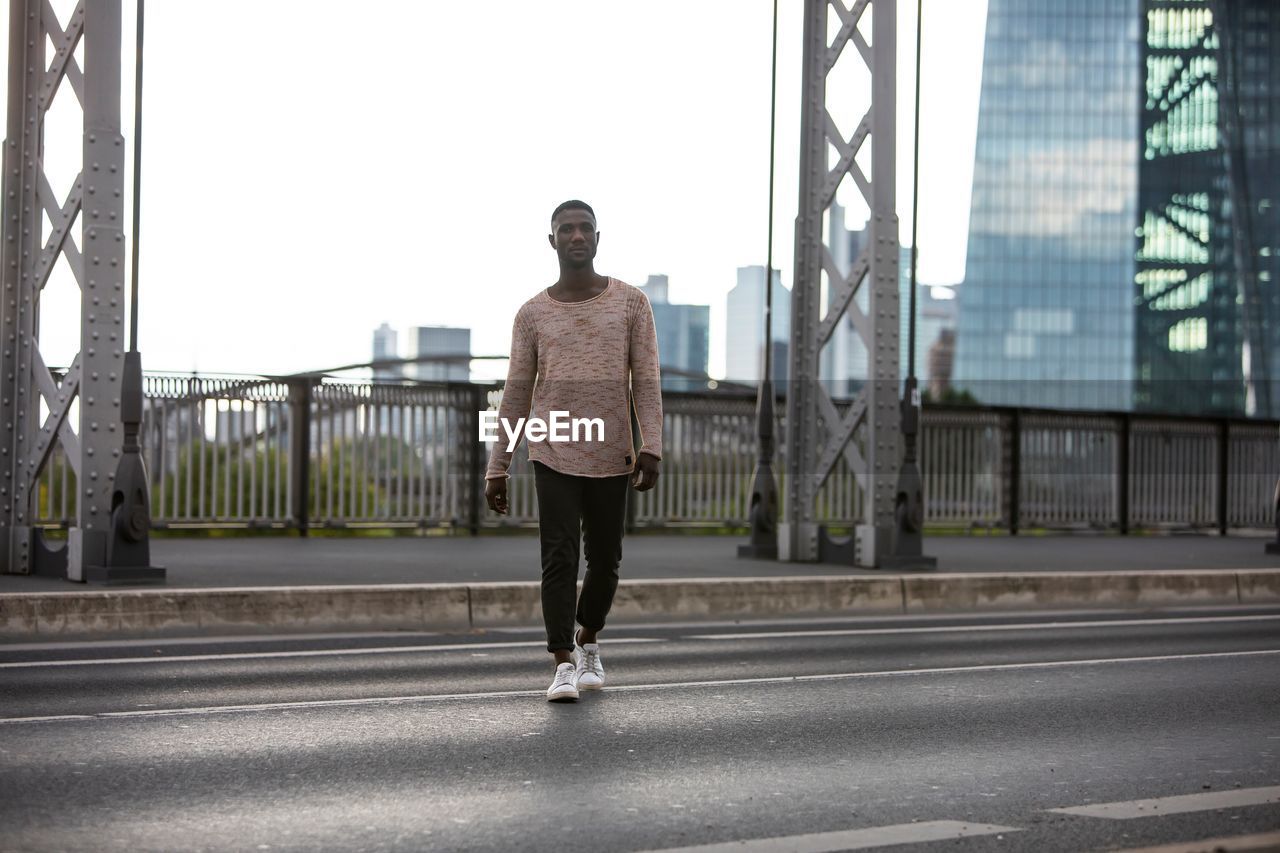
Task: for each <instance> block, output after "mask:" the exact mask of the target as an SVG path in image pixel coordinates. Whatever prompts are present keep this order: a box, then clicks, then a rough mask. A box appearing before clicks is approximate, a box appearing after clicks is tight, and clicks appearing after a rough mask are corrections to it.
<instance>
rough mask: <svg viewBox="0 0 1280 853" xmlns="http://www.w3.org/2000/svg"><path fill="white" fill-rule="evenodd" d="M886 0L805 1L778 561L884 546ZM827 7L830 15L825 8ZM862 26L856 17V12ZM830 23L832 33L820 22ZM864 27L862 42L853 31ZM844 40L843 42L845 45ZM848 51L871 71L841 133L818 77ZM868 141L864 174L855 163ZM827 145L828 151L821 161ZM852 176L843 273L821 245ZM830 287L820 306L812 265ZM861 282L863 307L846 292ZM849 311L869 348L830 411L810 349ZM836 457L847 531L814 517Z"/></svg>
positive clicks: (891, 142) (894, 343) (889, 19)
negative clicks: (858, 110)
mask: <svg viewBox="0 0 1280 853" xmlns="http://www.w3.org/2000/svg"><path fill="white" fill-rule="evenodd" d="M896 7H897V3H896V0H874V2H873V1H872V0H857V2H854V3H853V5H852V7H849V6H847V5H846V4H845V3H844V2H843V0H806V2H805V23H804V70H803V87H804V102H803V106H802V111H803V113H802V114H803V124H802V128H801V142H800V145H801V149H800V205H799V213H798V216H797V220H796V250H795V277H794V279H793V281H794V286H793V288H792V297H791V298H792V309H791V318H792V328H791V349H790V353H789V358H790V374H789V375H790V381H789V382H788V389H787V425H788V426H787V431H786V441H787V454H786V469H785V474H786V484H785V488H784V494H785V497H786V504H785V507H784V512H783V519H784V520H783V522H782V523H780V524H779V525H778V553H779V557H780V558H781V559H784V560H793V561H815V560H823V561H828V560H830V561H838V562H854V563H856V564H858V565H862V566H876V565H878V564H879V562H880V560H881V558H883V557H885V556H886V555H888V554H889V552H890V550H891V548H892V545H893V541H892V540H893V535H894V508H895V498H896V495H895V489H896V486H897V474H898V466H899V461H900V460H899V456H900V450H899V418H900V413H899V399H898V393H897V384H898V377H899V373H898V370H899V366H898V360H899V342H898V337H899V326H898V320H899V314H898V310H899V309H898V301H899V298H898V219H897V214H896V212H895V198H894V194H895V187H894V171H895V162H894V153H895V135H896V134H895V126H894V122H895V120H896V116H895V99H896V79H895V74H896V68H895V63H896V56H897V45H896V29H897V24H896V20H897V8H896ZM833 14H834V15H835V16H836V18H835V19H832V18H831V17H830V16H831V15H833ZM868 15H869V16H870V17H871V25H870V27H869V28H868V27H866V26H860V25H861V24H862V21H863V18H864V16H868ZM836 24H838V27H839V29H838V30H837V31H836V32H835V34H834V37H832V38H830V39H829V38H828V33H829V32H830V31H831V30H832V29H835V25H836ZM865 29H870V32H871V40H870V41H869V42H868V41H867V39H866V37H865V35H864V32H863V31H864V30H865ZM851 45H852V47H850V46H851ZM849 50H856V54H857V58H858V60H860V61H861V63H862V65H863V66H865V69H866V71H867V72H868V73H869V74H870V79H871V105H870V107H869V108H868V109H867V111H866V113H865V114H864V115H863V116H862V119H861V121H860V122H859V123H858V125H857V127H856V129H854V131H853V133H852V135H850V136H846V135H845V133H844V131H843V130H842V129H841V128H840V127H839V126H838V125H837V122H836V118H835V117H833V115H832V112H831V109H830V108H829V104H828V76H829V75H830V73H831V71H832V69H833V68H835V67H836V64H837V63H838V62H839V61H840V58H841V56H842V54H844V53H845V52H846V51H849ZM870 143H873V144H872V147H871V157H870V161H871V166H870V175H867V174H866V173H865V172H864V170H863V168H862V167H861V166H860V165H859V163H858V155H859V152H860V151H861V150H862V148H863V146H864V145H867V144H870ZM828 146H829V147H830V149H832V150H833V151H834V153H835V157H834V159H835V163H834V165H833V166H829V162H830V160H829V158H828V156H827V151H828ZM846 177H848V178H851V179H852V181H853V184H854V185H855V186H856V187H857V190H858V192H859V193H860V194H861V196H862V198H863V199H864V200H865V202H866V204H867V207H868V208H869V209H870V223H869V228H870V240H869V241H868V243H867V245H866V247H865V248H864V249H863V250H862V252H861V253H860V254H859V256H858V257H857V258H856V259H855V260H854V262H853V263H852V264H851V266H850V269H849V270H848V271H847V272H846V271H844V270H841V269H840V268H839V266H838V264H837V263H836V262H835V259H834V257H833V255H832V251H831V248H830V247H829V246H828V245H827V244H826V242H825V240H824V234H823V220H824V216H825V214H826V212H827V211H828V210H829V209H830V208H831V206H832V205H833V204H834V203H835V197H836V190H837V189H838V188H839V187H840V185H841V184H842V183H843V182H844V181H845V178H846ZM823 272H825V273H826V275H827V279H828V282H829V288H830V294H829V296H828V299H827V305H826V310H825V314H824V313H823V307H824V306H823V305H822V304H821V303H822V286H821V276H822V273H823ZM864 288H865V289H866V290H867V291H868V292H867V295H866V300H865V301H866V304H867V306H868V308H867V310H866V311H863V310H862V309H861V308H860V307H859V304H858V301H857V297H859V295H860V291H861V290H862V289H864ZM846 316H847V317H848V318H849V319H850V321H851V323H852V326H853V328H854V329H855V330H856V334H857V337H858V339H860V340H861V341H862V343H863V345H864V346H865V347H866V351H867V353H868V359H867V360H868V376H867V381H866V383H865V384H864V385H863V387H862V389H861V391H860V392H859V393H858V395H857V397H856V398H855V399H854V402H853V404H852V405H851V406H849V407H848V408H847V410H846V411H845V412H844V413H843V414H841V413H840V412H839V411H838V409H837V406H836V404H835V402H834V401H833V400H832V398H831V395H830V393H829V392H828V390H827V389H826V388H825V387H824V386H823V383H822V382H820V381H819V367H820V364H821V358H820V354H821V350H822V347H823V346H824V345H826V344H827V343H828V341H829V340H830V339H831V335H832V332H833V331H834V330H835V329H836V327H837V324H838V323H840V322H841V321H842V320H843V318H844V317H846ZM840 459H844V461H845V463H846V464H847V466H848V468H849V469H850V470H851V471H852V472H853V474H854V475H855V477H856V479H857V482H858V483H859V488H860V490H861V493H862V501H861V506H862V514H861V518H858V519H855V520H854V521H855V525H854V531H855V533H854V536H853V537H852V539H851V540H850V541H847V542H839V541H836V540H834V539H832V538H831V537H830V536H829V535H828V534H827V532H826V528H825V527H824V526H823V525H822V524H820V523H819V521H818V519H819V517H820V513H819V510H818V507H817V502H818V497H819V491H820V490H821V488H822V485H823V483H824V482H826V480H827V478H828V477H830V476H831V474H832V472H833V471H834V470H835V468H836V466H837V464H838V462H839V460H840Z"/></svg>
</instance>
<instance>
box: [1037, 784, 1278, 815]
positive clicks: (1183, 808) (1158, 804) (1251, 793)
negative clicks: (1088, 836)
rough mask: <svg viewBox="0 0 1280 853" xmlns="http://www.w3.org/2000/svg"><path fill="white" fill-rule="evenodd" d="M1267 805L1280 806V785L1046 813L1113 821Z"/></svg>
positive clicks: (1065, 809) (1089, 806)
mask: <svg viewBox="0 0 1280 853" xmlns="http://www.w3.org/2000/svg"><path fill="white" fill-rule="evenodd" d="M1265 803H1280V785H1273V786H1270V787H1266V788H1236V789H1233V790H1230V791H1206V792H1203V793H1199V794H1181V795H1178V796H1174V797H1155V798H1152V799H1149V800H1125V801H1123V802H1117V803H1093V804H1092V805H1087V806H1070V807H1069V808H1063V809H1046V811H1051V812H1059V813H1061V814H1072V815H1081V816H1083V817H1102V818H1108V819H1110V820H1133V819H1134V818H1139V817H1157V816H1159V815H1167V814H1184V813H1186V812H1203V811H1209V810H1210V809H1231V808H1236V807H1238V806H1259V805H1263V804H1265Z"/></svg>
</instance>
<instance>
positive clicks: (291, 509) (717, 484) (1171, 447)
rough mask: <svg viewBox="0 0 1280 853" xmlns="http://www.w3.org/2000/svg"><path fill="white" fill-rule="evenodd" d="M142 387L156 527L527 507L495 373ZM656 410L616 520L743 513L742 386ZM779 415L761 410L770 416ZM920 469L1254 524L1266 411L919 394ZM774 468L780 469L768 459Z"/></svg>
mask: <svg viewBox="0 0 1280 853" xmlns="http://www.w3.org/2000/svg"><path fill="white" fill-rule="evenodd" d="M145 391H146V406H145V414H144V422H143V432H142V444H143V452H144V459H145V461H146V465H147V470H148V473H149V476H150V480H151V502H152V516H153V521H154V524H155V526H156V527H158V528H166V527H167V528H179V527H267V528H290V529H299V528H300V529H304V530H305V529H311V528H326V527H330V528H343V527H420V528H440V529H448V528H455V529H456V528H461V529H469V530H473V531H474V530H478V529H479V528H488V527H500V526H511V525H528V524H533V523H534V522H536V519H537V499H536V495H535V493H534V487H533V476H532V470H531V468H530V466H529V462H528V457H527V454H526V452H525V450H524V446H523V445H522V446H521V448H520V449H519V450H518V451H517V453H516V455H515V459H514V460H513V463H512V466H511V474H512V477H511V481H510V503H511V513H510V514H509V515H508V516H505V517H502V518H499V517H497V516H494V515H493V514H491V513H489V512H488V511H487V509H486V508H485V507H484V504H483V500H484V499H483V476H484V466H485V463H486V460H487V457H488V447H487V446H486V445H484V444H482V443H480V441H479V440H478V433H479V413H480V411H482V410H485V409H490V408H494V409H496V407H497V405H498V402H499V400H500V397H501V387H500V386H499V385H484V384H478V383H437V384H426V383H417V384H408V383H405V384H375V383H369V382H335V381H331V380H327V379H326V380H317V379H289V380H270V379H245V378H231V377H210V376H166V375H148V376H147V377H146V380H145ZM838 408H843V407H838ZM664 409H665V425H664V435H663V438H664V446H665V453H664V460H663V469H662V471H663V473H662V477H661V479H660V480H659V483H658V486H657V487H656V488H655V489H653V490H652V491H649V492H645V493H636V492H632V493H631V496H632V498H633V500H632V505H631V506H630V507H629V519H630V523H631V524H632V525H633V526H634V527H678V526H715V527H721V526H725V527H741V526H745V525H746V523H747V509H748V506H749V503H750V497H751V478H752V470H753V467H754V463H755V400H754V398H752V397H749V396H744V395H737V394H724V393H711V394H689V393H675V392H672V393H668V394H667V395H666V396H665V398H664ZM783 409H784V407H783V406H779V407H778V409H777V410H778V411H779V412H782V411H783ZM784 427H785V423H784V422H783V420H782V418H781V417H779V420H778V423H777V425H776V434H777V435H781V434H782V430H783V428H784ZM778 444H779V447H785V442H781V441H780V442H778ZM921 468H922V473H923V475H924V483H925V500H926V519H927V521H928V523H930V524H932V525H939V526H950V527H987V528H1001V529H1008V530H1012V531H1015V532H1016V531H1017V530H1019V529H1022V528H1028V527H1037V528H1051V529H1073V528H1092V529H1118V530H1120V531H1122V532H1128V531H1129V530H1132V529H1140V528H1141V529H1150V528H1162V527H1174V528H1199V529H1217V530H1219V531H1221V532H1226V531H1227V530H1229V529H1232V528H1269V527H1271V526H1273V525H1274V524H1275V504H1274V501H1275V489H1276V479H1277V475H1278V473H1280V424H1278V423H1277V422H1272V421H1246V420H1232V419H1205V418H1199V419H1197V418H1170V417H1159V416H1146V415H1136V414H1106V413H1095V412H1066V411H1049V410H1028V409H1013V408H990V407H963V408H960V407H929V406H926V407H925V409H924V411H923V429H922V434H921ZM775 470H776V471H778V472H779V478H780V479H781V478H782V474H781V472H782V471H784V470H785V460H784V459H782V458H779V459H778V460H777V463H776V466H775ZM74 478H75V474H74V472H73V471H72V470H71V469H70V467H69V466H67V465H66V464H65V460H63V458H62V457H61V455H60V454H59V453H55V454H54V455H53V456H52V457H51V460H50V463H49V464H48V465H47V466H46V470H45V472H44V475H43V477H42V479H41V482H40V487H39V490H38V492H37V498H36V502H37V506H36V510H37V517H38V518H39V519H40V523H42V524H45V525H51V526H57V525H66V524H67V523H68V521H69V519H71V518H73V517H74V511H75V506H74V501H75V489H74ZM785 485H786V484H785V483H784V482H780V483H779V487H780V488H779V493H780V495H782V496H784V499H785V495H786V491H787V490H786V488H785ZM859 501H860V491H859V490H858V489H857V488H856V487H855V482H854V478H853V475H852V473H851V472H850V471H849V470H848V468H847V467H846V466H845V463H844V462H843V460H841V462H840V463H839V466H838V467H837V468H836V470H835V471H834V472H833V474H832V476H831V477H830V478H829V479H828V480H827V482H826V484H825V485H824V487H823V489H822V491H821V492H820V495H819V505H818V514H819V518H820V519H821V520H823V521H825V522H827V523H829V524H831V525H833V526H847V525H851V524H852V523H853V520H854V519H855V518H857V517H858V514H859V513H860V511H861V507H860V504H859Z"/></svg>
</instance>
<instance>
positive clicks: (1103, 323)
mask: <svg viewBox="0 0 1280 853" xmlns="http://www.w3.org/2000/svg"><path fill="white" fill-rule="evenodd" d="M1278 26H1280V3H1274V2H1271V0H1075V2H1072V3H1070V4H1066V3H1062V2H1059V0H990V6H989V18H988V25H987V39H986V54H985V57H984V61H983V81H982V100H981V106H980V112H979V121H978V139H977V151H976V162H975V168H974V183H973V206H972V212H971V219H970V233H969V257H968V269H967V275H966V280H965V285H964V287H963V288H962V289H961V291H960V317H959V322H958V329H957V340H956V363H955V382H956V384H957V385H958V386H960V387H963V388H966V389H968V390H970V391H972V393H974V395H975V396H977V397H978V399H979V400H981V401H982V402H986V403H994V404H1019V405H1039V406H1052V407H1066V408H1102V409H1122V410H1127V409H1137V410H1145V411H1168V412H1184V413H1197V414H1249V415H1260V416H1265V415H1268V414H1270V415H1272V416H1276V415H1277V413H1280V409H1277V407H1276V397H1277V396H1278V395H1277V393H1276V390H1275V384H1274V380H1273V379H1271V377H1275V376H1277V375H1280V301H1278V297H1277V282H1276V281H1275V277H1276V275H1277V271H1276V269H1275V264H1276V260H1275V258H1276V251H1277V247H1276V243H1277V242H1280V241H1278V240H1277V237H1276V235H1277V221H1276V215H1277V214H1276V210H1275V204H1276V201H1277V198H1276V196H1277V191H1278V189H1280V188H1278V187H1277V168H1276V154H1277V151H1276V147H1277V143H1276V140H1277V139H1280V126H1278V125H1277V110H1278V109H1280V102H1278V100H1277V99H1278V98H1280V77H1278V76H1277V74H1278V66H1280V63H1277V62H1276V60H1275V58H1274V57H1275V52H1276V46H1277V45H1278V44H1280V40H1278V37H1277V27H1278Z"/></svg>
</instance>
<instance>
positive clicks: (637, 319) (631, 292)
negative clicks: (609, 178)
mask: <svg viewBox="0 0 1280 853" xmlns="http://www.w3.org/2000/svg"><path fill="white" fill-rule="evenodd" d="M547 239H548V240H549V241H550V243H551V248H552V249H554V250H555V252H556V256H557V258H558V259H559V262H560V278H559V280H558V281H556V283H555V284H553V285H551V286H550V287H548V288H546V289H544V290H541V291H539V293H538V294H537V295H536V296H534V297H533V298H532V299H530V300H529V301H528V302H526V303H525V304H524V305H522V306H521V307H520V310H519V312H517V314H516V319H515V324H514V327H513V329H512V333H511V360H510V363H509V367H508V368H507V383H506V386H505V388H504V390H503V393H502V404H501V406H499V410H498V420H499V424H500V425H501V429H500V430H499V440H498V442H497V444H495V445H494V448H493V451H492V453H491V454H490V457H489V468H488V471H486V473H485V480H486V482H485V500H486V501H488V503H489V509H491V510H493V511H494V512H497V513H502V514H505V513H506V512H507V510H508V504H507V469H508V468H509V467H510V465H511V455H512V450H513V449H514V446H515V442H516V441H518V440H519V438H520V437H521V435H523V437H524V438H525V440H526V441H527V443H528V447H529V459H530V461H531V462H532V464H533V470H534V481H535V484H536V487H537V491H538V535H539V540H540V545H541V551H542V618H543V621H544V622H545V623H546V628H547V651H549V652H551V653H552V654H553V655H555V662H556V672H555V676H554V678H553V680H552V682H551V686H550V687H549V688H548V689H547V699H548V700H549V701H552V702H572V701H574V700H576V699H577V698H578V691H579V690H599V689H600V688H602V687H603V686H604V665H603V664H602V663H601V661H600V646H599V644H598V642H597V636H596V635H597V634H598V633H599V632H600V631H601V630H602V629H603V628H604V623H605V618H606V617H607V616H608V614H609V608H610V607H612V605H613V596H614V593H615V592H616V591H617V588H618V564H619V562H620V561H621V560H622V533H623V528H624V525H625V521H626V507H627V485H628V481H630V484H631V485H632V486H633V487H634V488H635V489H636V490H637V491H641V492H643V491H647V490H649V489H652V488H653V487H654V485H655V484H656V483H657V482H658V473H659V467H660V460H661V459H662V389H661V380H660V377H659V372H658V338H657V333H656V331H655V328H654V323H653V309H652V308H651V307H650V305H649V300H648V298H647V297H646V296H645V295H644V293H643V292H642V291H641V290H640V289H639V288H636V287H632V286H631V285H629V284H625V283H623V282H621V281H619V280H617V279H615V278H609V277H607V276H603V275H600V274H599V273H597V272H596V271H595V265H594V261H595V256H596V247H597V245H598V244H599V241H600V234H599V232H598V231H597V230H596V217H595V211H593V210H592V209H591V207H590V206H589V205H588V204H586V203H585V202H582V201H577V200H573V201H566V202H565V203H564V204H562V205H560V206H559V207H557V208H556V210H555V212H554V213H553V214H552V215H551V233H550V234H549V235H547ZM633 399H634V404H635V410H636V419H637V421H638V422H639V425H640V437H641V441H642V444H641V446H640V450H639V452H638V453H637V452H636V451H635V450H634V449H633V448H634V443H633V440H632V435H631V415H630V406H631V404H632V400H633ZM553 413H554V415H553ZM556 416H561V417H564V418H570V419H572V420H573V421H574V422H575V428H574V430H573V434H572V435H570V436H568V437H567V440H566V436H564V435H560V436H559V437H557V436H556V434H555V432H554V431H552V433H551V434H550V435H548V431H547V430H546V428H545V424H546V423H548V422H553V421H555V420H556V419H557V417H556ZM579 421H580V422H582V423H586V424H596V425H599V426H601V427H602V428H601V429H592V428H591V427H590V426H588V428H587V429H586V430H585V431H584V432H582V433H580V432H579V430H578V428H577V425H576V424H577V422H579ZM503 430H507V431H509V433H510V434H511V435H512V436H514V439H513V440H512V441H510V442H508V441H507V440H505V438H504V432H503ZM580 543H582V544H584V545H585V549H584V550H585V552H586V558H587V574H586V578H585V579H584V580H583V584H582V595H581V597H577V581H578V553H579V544H580ZM575 598H576V602H575ZM575 620H576V622H577V624H578V625H580V626H581V628H580V629H579V630H578V631H577V633H576V634H575V632H574V622H575Z"/></svg>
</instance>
